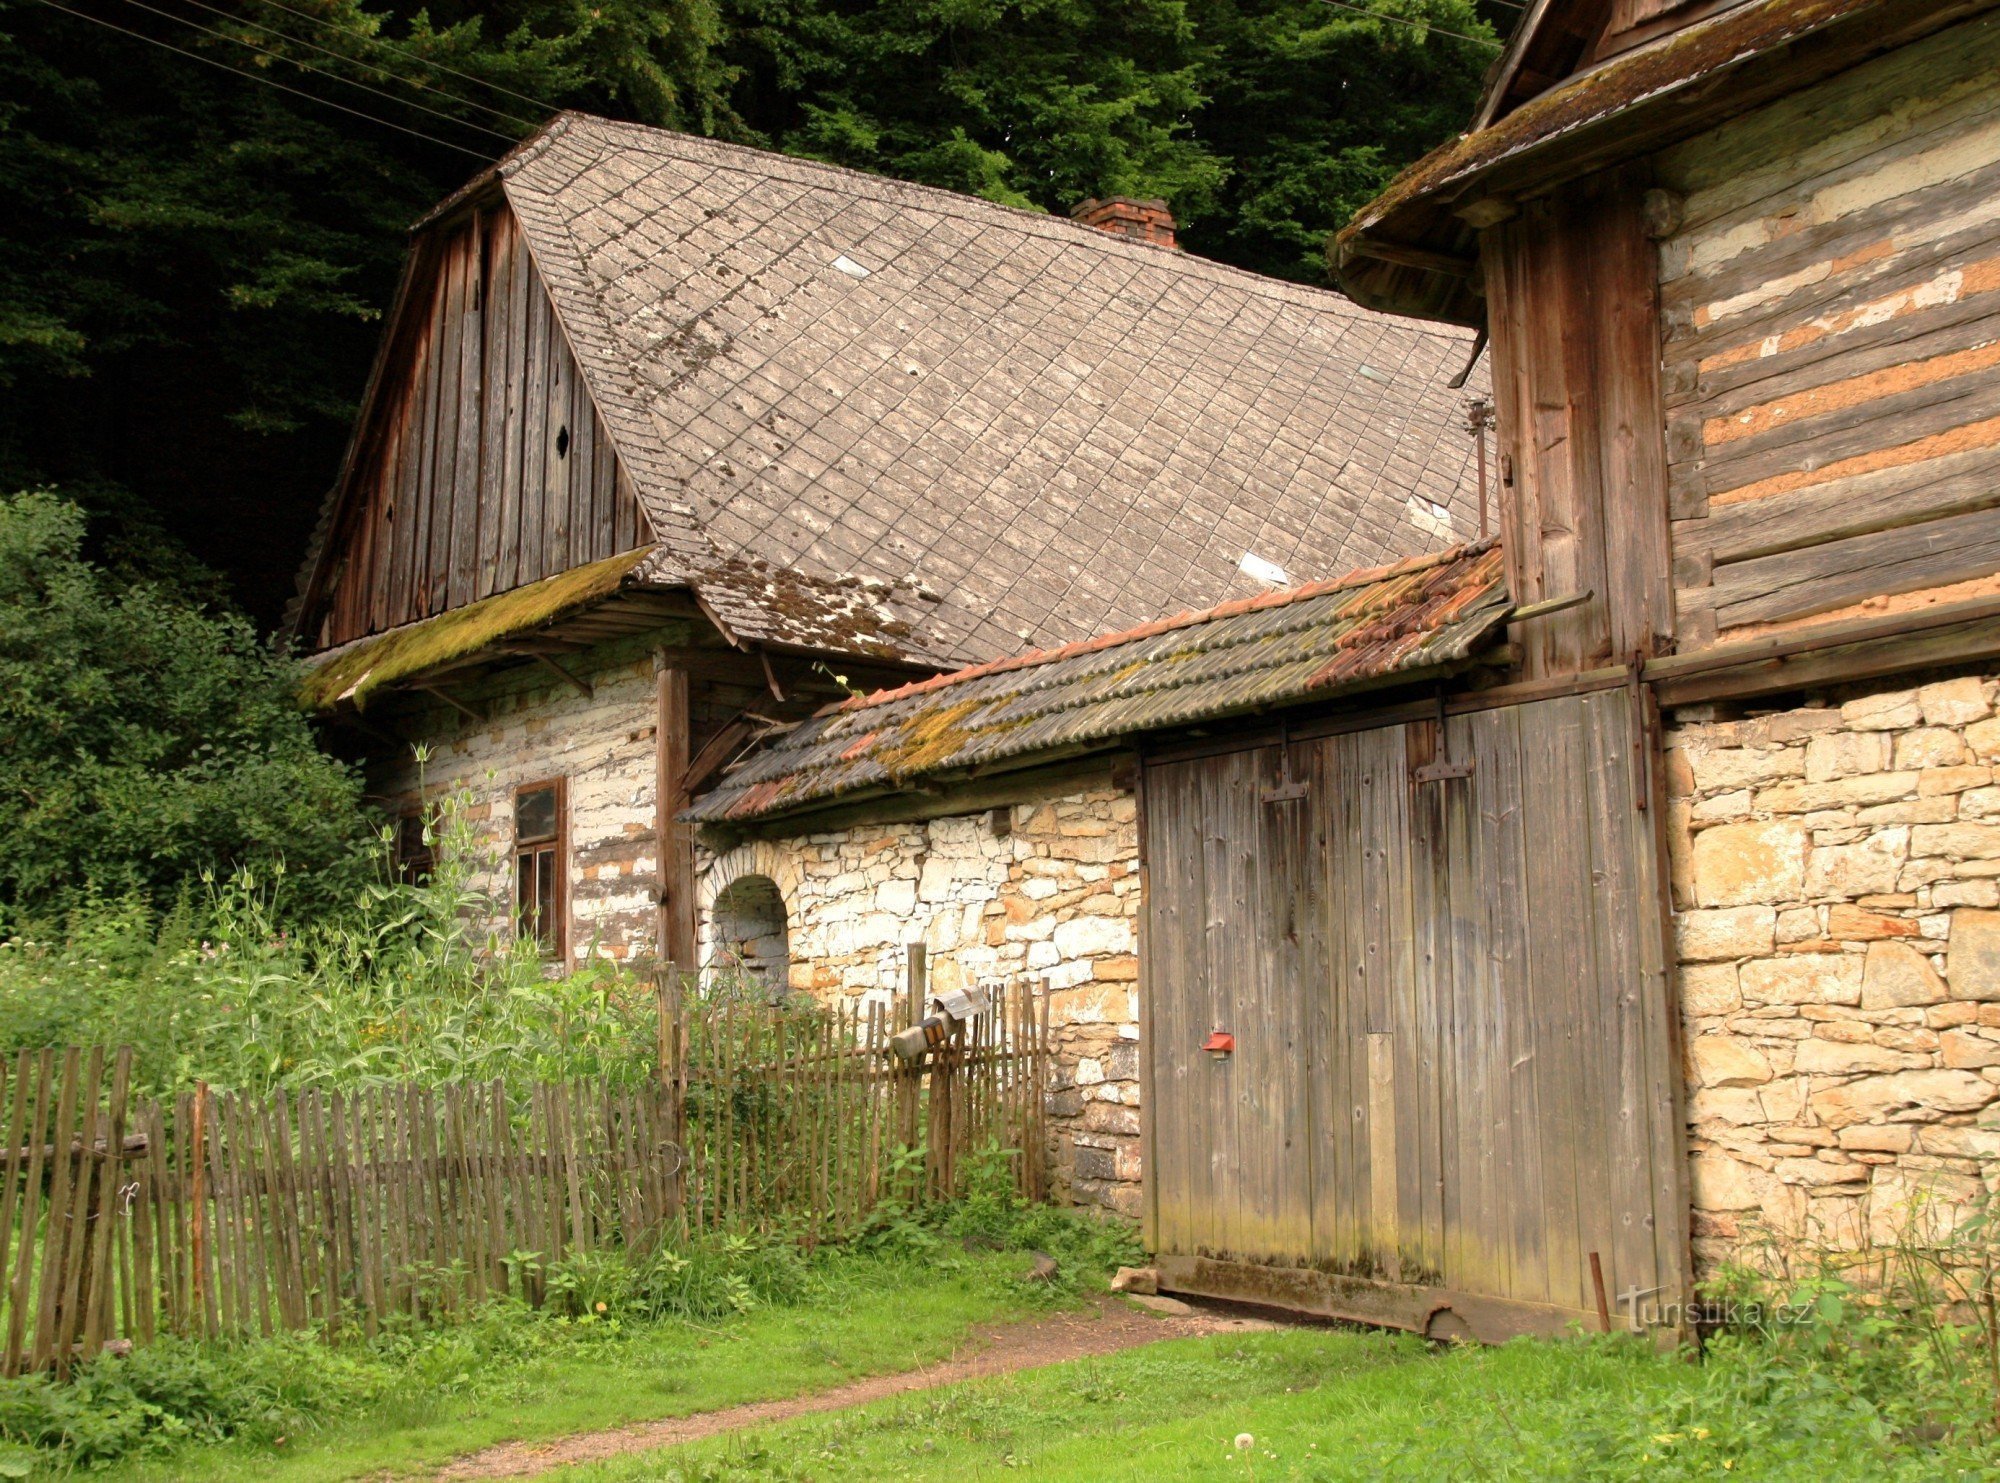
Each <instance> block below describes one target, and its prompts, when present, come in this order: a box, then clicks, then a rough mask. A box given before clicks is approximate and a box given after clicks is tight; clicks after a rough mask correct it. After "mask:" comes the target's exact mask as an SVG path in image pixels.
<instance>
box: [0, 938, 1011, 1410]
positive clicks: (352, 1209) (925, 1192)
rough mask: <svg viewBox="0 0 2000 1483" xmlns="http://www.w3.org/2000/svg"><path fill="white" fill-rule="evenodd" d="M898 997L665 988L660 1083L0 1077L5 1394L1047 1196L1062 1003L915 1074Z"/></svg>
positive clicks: (114, 1074)
mask: <svg viewBox="0 0 2000 1483" xmlns="http://www.w3.org/2000/svg"><path fill="white" fill-rule="evenodd" d="M914 966H915V971H914V972H913V975H912V987H911V993H910V995H908V996H906V997H904V998H903V999H900V1000H899V1001H898V1002H897V1003H895V1004H894V1005H882V1004H876V1005H874V1006H873V1007H871V1008H867V1009H842V1010H832V1011H827V1010H818V1009H809V1010H803V1011H802V1010H798V1009H787V1008H774V1007H771V1006H767V1005H761V1004H754V1003H737V1002H727V1001H724V1002H713V1001H709V1000H705V999H703V998H701V997H700V996H699V995H698V994H696V993H692V992H690V991H689V990H688V988H687V986H685V985H683V984H681V983H680V982H679V981H678V980H677V979H674V978H673V977H672V976H668V977H666V978H665V979H663V983H662V989H661V1004H662V1011H663V1012H662V1021H661V1034H660V1042H661V1060H660V1067H659V1071H660V1074H659V1075H658V1076H656V1077H654V1078H652V1079H650V1080H646V1081H643V1082H639V1083H637V1084H627V1083H621V1082H617V1081H614V1080H611V1079H607V1078H596V1079H578V1080H571V1081H565V1082H560V1083H545V1084H539V1085H536V1086H534V1087H533V1088H532V1089H530V1090H529V1091H527V1092H525V1093H522V1092H519V1091H516V1092H513V1093H511V1094H510V1092H509V1089H508V1088H507V1087H506V1086H504V1085H503V1084H501V1083H500V1082H497V1081H496V1082H493V1083H490V1084H483V1085H451V1086H443V1087H425V1086H379V1087H369V1088H364V1089H360V1090H356V1091H351V1092H342V1091H328V1092H321V1091H316V1090H308V1091H305V1092H302V1093H297V1094H288V1093H286V1092H282V1091H280V1092H276V1093H273V1094H271V1095H269V1096H263V1097H253V1096H245V1095H234V1094H228V1093H221V1092H215V1091H212V1090H210V1089H208V1088H206V1087H201V1088H197V1089H196V1090H195V1091H192V1092H187V1093H183V1094H181V1095H180V1096H178V1097H176V1098H173V1099H171V1100H152V1099H140V1098H134V1097H133V1096H132V1095H131V1079H132V1054H131V1052H130V1051H129V1050H118V1051H115V1052H110V1053H107V1051H106V1050H104V1049H103V1048H95V1049H90V1050H80V1049H69V1050H63V1051H55V1050H44V1051H39V1052H31V1051H22V1052H20V1053H18V1054H17V1055H16V1056H15V1057H14V1058H13V1060H12V1062H11V1063H6V1062H0V1126H4V1128H5V1139H6V1141H5V1143H4V1144H0V1371H4V1373H5V1374H8V1375H18V1374H21V1373H23V1372H24V1371H29V1370H49V1369H52V1370H54V1371H55V1372H56V1373H58V1374H66V1373H67V1372H68V1370H69V1368H70V1366H71V1365H72V1364H73V1363H74V1362H75V1361H76V1360H77V1359H79V1358H81V1357H84V1356H89V1355H94V1354H97V1353H99V1352H101V1351H102V1350H103V1349H104V1348H105V1347H106V1346H107V1345H114V1346H115V1345H122V1344H127V1343H145V1342H148V1341H150V1340H152V1339H153V1338H154V1337H155V1336H156V1335H158V1334H162V1333H174V1334H186V1335H200V1336H209V1337H216V1336H223V1335H247V1334H270V1333H273V1332H276V1331H278V1330H281V1329H315V1328H316V1329H321V1330H324V1331H326V1332H329V1333H336V1332H339V1331H342V1330H343V1329H360V1330H362V1331H365V1332H368V1333H371V1334H372V1333H374V1332H376V1331H377V1330H378V1329H380V1328H381V1326H382V1325H384V1324H385V1323H391V1322H399V1321H415V1322H425V1321H430V1320H432V1319H436V1318H439V1317H444V1316H448V1315H449V1314H451V1313H453V1312H455V1311H458V1310H460V1309H462V1308H464V1307H465V1306H466V1305H469V1304H476V1303H478V1302H480V1301H482V1300H484V1299H486V1298H488V1297H491V1296H494V1295H498V1294H503V1293H505V1294H513V1295H515V1296H518V1297H521V1298H523V1299H525V1300H527V1301H528V1302H531V1303H540V1302H541V1301H543V1300H544V1298H545V1296H546V1288H545V1285H546V1283H547V1280H548V1277H549V1269H550V1267H551V1265H552V1264H555V1263H560V1262H562V1261H564V1260H565V1259H567V1258H570V1257H573V1256H576V1255H578V1254H581V1253H587V1252H592V1251H598V1250H605V1249H624V1250H628V1251H635V1252H644V1251H646V1250H648V1249H650V1248H651V1247H652V1246H654V1245H655V1244H657V1243H659V1242H661V1241H663V1240H674V1239H678V1238H683V1237H685V1236H687V1235H688V1234H690V1233H693V1232H697V1231H702V1230H712V1229H721V1228H730V1229H737V1228H753V1229H760V1230H764V1231H776V1230H782V1231H790V1232H795V1233H796V1234H797V1235H798V1236H799V1237H800V1238H801V1239H803V1240H807V1241H818V1240H828V1239H838V1238H839V1237H841V1236H842V1235H845V1234H848V1233H850V1232H851V1231H853V1230H854V1229H855V1228H856V1227H857V1226H858V1225H859V1224H860V1223H862V1222H864V1221H865V1220H866V1219H867V1218H868V1217H869V1216H870V1215H871V1214H872V1213H873V1212H874V1211H876V1210H877V1209H878V1208H879V1206H880V1203H881V1202H882V1201H883V1200H884V1199H889V1198H900V1199H914V1198H921V1197H937V1196H943V1195H949V1194H952V1193H956V1192H958V1191H959V1190H961V1189H962V1188H963V1186H964V1182H965V1179H966V1177H967V1174H968V1172H969V1170H970V1169H971V1167H972V1162H973V1156H974V1154H975V1153H976V1152H977V1151H978V1150H981V1149H983V1148H988V1147H992V1148H996V1149H1005V1150H1010V1151H1011V1152H1010V1153H1009V1155H1008V1157H1010V1159H1011V1160H1012V1164H1013V1177H1014V1179H1015V1182H1016V1186H1017V1188H1019V1189H1020V1190H1021V1191H1022V1192H1023V1193H1025V1194H1027V1195H1029V1196H1031V1197H1039V1196H1041V1195H1042V1194H1043V1193H1044V1190H1045V1183H1046V1176H1045V1172H1044V1170H1045V1164H1044V1151H1043V1145H1044V1142H1045V1140H1046V1137H1047V1128H1046V1124H1045V1122H1044V1121H1043V1112H1042V1097H1041V1088H1043V1087H1045V1086H1046V1085H1047V1047H1048V1030H1047V1024H1046V999H1044V1000H1043V1001H1042V1011H1041V1017H1038V1016H1037V1014H1036V1011H1035V1000H1034V996H1033V995H1031V994H1030V993H1029V992H1028V991H1027V990H1026V988H1025V987H1020V986H1017V987H1014V988H1012V989H1009V990H1008V991H1006V992H1004V993H1003V994H1001V995H1000V996H999V997H998V999H997V1001H996V1002H995V1004H994V1006H993V1008H992V1009H991V1010H990V1011H989V1012H987V1013H984V1014H981V1015H978V1016H976V1017H974V1018H972V1019H970V1020H968V1021H966V1022H963V1023H956V1024H954V1026H953V1028H952V1030H951V1032H950V1033H949V1035H948V1036H946V1037H945V1039H944V1042H943V1043H942V1044H941V1045H939V1046H937V1047H936V1048H934V1049H931V1050H929V1051H928V1052H927V1053H926V1054H925V1055H924V1056H923V1057H922V1058H921V1060H920V1061H918V1062H916V1063H906V1062H904V1061H902V1060H900V1059H898V1058H897V1057H896V1056H894V1055H893V1054H892V1053H891V1052H890V1050H889V1048H888V1047H889V1039H890V1037H891V1035H892V1034H893V1033H894V1031H895V1030H896V1029H899V1028H901V1027H902V1026H903V1025H906V1024H908V1023H911V1022H913V1021H914V1020H915V1019H916V1018H917V1017H918V1015H919V1011H920V1009H921V1006H922V1003H923V999H922V993H921V980H922V960H921V955H920V954H919V955H918V956H917V958H916V963H915V965H914Z"/></svg>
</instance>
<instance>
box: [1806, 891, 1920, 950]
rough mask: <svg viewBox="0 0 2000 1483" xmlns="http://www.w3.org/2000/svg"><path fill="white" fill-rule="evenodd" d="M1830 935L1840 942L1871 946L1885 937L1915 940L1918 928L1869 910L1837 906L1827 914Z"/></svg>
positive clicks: (1842, 903)
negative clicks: (1870, 942) (1864, 943)
mask: <svg viewBox="0 0 2000 1483" xmlns="http://www.w3.org/2000/svg"><path fill="white" fill-rule="evenodd" d="M1826 935H1827V936H1828V937H1831V938H1833V939H1835V940H1836V941H1840V942H1869V941H1873V940H1875V939H1877V938H1885V937H1915V936H1916V935H1917V924H1916V923H1915V922H1912V921H1910V920H1908V919H1907V918H1904V917H1892V916H1889V915H1887V914H1886V913H1883V912H1879V911H1869V910H1867V909H1866V908H1865V907H1860V906H1852V905H1850V904H1848V903H1847V902H1844V901H1842V902H1837V903H1836V904H1835V905H1833V906H1832V907H1830V908H1828V910H1827V914H1826Z"/></svg>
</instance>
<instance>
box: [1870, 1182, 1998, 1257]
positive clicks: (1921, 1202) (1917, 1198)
mask: <svg viewBox="0 0 2000 1483" xmlns="http://www.w3.org/2000/svg"><path fill="white" fill-rule="evenodd" d="M1979 1195H1980V1188H1979V1181H1978V1180H1976V1179H1968V1178H1966V1177H1965V1176H1963V1175H1959V1174H1945V1173H1938V1172H1934V1171H1928V1170H1917V1169H1907V1168H1903V1167H1901V1166H1899V1165H1895V1164H1888V1165H1883V1166H1882V1167H1880V1168H1878V1169H1876V1170H1875V1173H1874V1177H1873V1179H1872V1180H1871V1181H1870V1183H1869V1187H1868V1239H1869V1242H1870V1244H1872V1245H1874V1246H1878V1247H1888V1246H1895V1245H1897V1244H1899V1243H1903V1242H1911V1243H1914V1244H1916V1245H1919V1246H1942V1245H1943V1244H1945V1243H1946V1242H1947V1241H1948V1240H1950V1238H1951V1235H1952V1233H1953V1232H1954V1231H1956V1230H1957V1229H1958V1228H1959V1226H1961V1225H1963V1224H1964V1223H1965V1221H1967V1220H1968V1219H1970V1218H1971V1215H1972V1212H1973V1209H1974V1208H1975V1206H1976V1204H1977V1201H1978V1199H1979Z"/></svg>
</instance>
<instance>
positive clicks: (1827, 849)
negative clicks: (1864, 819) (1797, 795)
mask: <svg viewBox="0 0 2000 1483" xmlns="http://www.w3.org/2000/svg"><path fill="white" fill-rule="evenodd" d="M1919 827H1920V828H1921V827H1922V826H1919ZM1909 849H1910V830H1909V829H1907V828H1890V829H1878V830H1876V831H1875V832H1873V833H1871V834H1869V835H1868V836H1867V837H1866V838H1864V839H1862V840H1860V841H1859V842H1858V843H1855V844H1841V845H1824V846H1820V845H1815V846H1814V847H1813V850H1812V853H1811V855H1810V857H1809V858H1808V860H1807V864H1806V879H1805V892H1806V894H1807V895H1808V896H1867V895H1871V894H1877V893H1884V892H1890V891H1894V890H1895V889H1896V886H1897V881H1898V878H1899V877H1900V876H1901V874H1902V868H1903V861H1904V859H1905V858H1906V857H1907V856H1908V854H1909Z"/></svg>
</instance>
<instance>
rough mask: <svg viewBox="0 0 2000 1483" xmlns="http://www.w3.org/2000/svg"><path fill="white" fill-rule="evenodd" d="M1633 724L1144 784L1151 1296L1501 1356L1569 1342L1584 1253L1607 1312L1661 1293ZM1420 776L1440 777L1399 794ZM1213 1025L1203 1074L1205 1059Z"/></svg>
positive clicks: (1670, 1230)
mask: <svg viewBox="0 0 2000 1483" xmlns="http://www.w3.org/2000/svg"><path fill="white" fill-rule="evenodd" d="M1632 704H1633V702H1632V699H1631V697H1629V696H1628V695H1627V694H1626V693H1625V692H1623V691H1615V690H1614V691H1603V692H1598V693H1595V694H1589V695H1582V696H1571V697H1565V698H1561V699H1556V700H1548V701H1541V702H1537V703H1534V704H1531V705H1522V706H1513V707H1506V708H1497V709H1492V710H1485V711H1475V712H1470V713H1468V714H1465V715H1460V716H1454V717H1451V718H1450V719H1449V720H1448V721H1447V722H1446V723H1445V725H1444V729H1443V732H1442V734H1440V732H1439V729H1438V726H1437V724H1436V723H1434V722H1422V723H1414V724H1407V725H1397V726H1386V727H1381V728H1376V729H1372V730H1364V731H1354V732H1348V733H1345V734H1341V735H1336V736H1330V737H1323V738H1316V739H1313V740H1309V741H1302V742H1295V743H1292V744H1291V745H1290V747H1289V748H1288V749H1286V750H1285V751H1284V752H1283V753H1282V754H1281V752H1280V749H1279V748H1276V747H1264V748H1256V749H1250V750H1246V751H1241V752H1234V753H1228V754H1224V755H1221V756H1211V757H1204V758H1200V759H1197V760H1192V761H1175V762H1166V763H1158V764H1154V765H1152V766H1149V767H1148V769H1147V772H1146V779H1145V788H1146V809H1147V850H1148V860H1147V869H1148V904H1147V963H1146V992H1147V994H1148V996H1149V1009H1150V1033H1151V1050H1150V1052H1149V1054H1150V1055H1151V1058H1152V1067H1153V1084H1152V1096H1153V1099H1154V1106H1153V1109H1152V1113H1151V1126H1152V1130H1153V1144H1154V1146H1153V1147H1151V1148H1149V1149H1148V1150H1147V1154H1146V1158H1147V1164H1146V1167H1147V1177H1148V1181H1149V1184H1148V1192H1149V1201H1148V1204H1149V1210H1150V1212H1151V1214H1152V1216H1153V1220H1154V1229H1153V1237H1154V1241H1155V1245H1156V1249H1157V1252H1158V1256H1159V1261H1160V1265H1161V1270H1162V1274H1163V1277H1165V1278H1166V1280H1167V1281H1168V1282H1169V1284H1170V1285H1172V1286H1174V1287H1176V1288H1178V1289H1180V1290H1183V1291H1191V1292H1208V1293H1213V1294H1215V1295H1217V1296H1229V1297H1238V1298H1249V1299H1255V1300H1263V1301H1272V1302H1279V1303H1284V1304H1286V1305H1288V1306H1294V1307H1300V1308H1304V1309H1307V1310H1309V1311H1316V1312H1324V1313H1331V1314H1336V1315H1339V1316H1343V1317H1352V1318H1361V1319H1365V1320H1369V1321H1375V1322H1384V1323H1391V1324H1396V1325H1399V1326H1402V1327H1408V1328H1416V1329H1422V1330H1427V1331H1432V1332H1439V1333H1458V1332H1470V1333H1473V1334H1475V1335H1477V1336H1479V1337H1482V1338H1496V1339H1497V1338H1502V1337H1505V1336H1507V1335H1509V1334H1512V1333H1517V1332H1523V1331H1540V1332H1559V1331H1561V1330H1562V1329H1563V1328H1564V1327H1565V1326H1567V1325H1568V1324H1569V1323H1571V1322H1580V1323H1583V1324H1585V1325H1586V1326H1587V1327H1592V1328H1594V1327H1596V1323H1597V1320H1596V1314H1595V1302H1594V1297H1593V1294H1592V1286H1591V1278H1590V1267H1589V1258H1590V1253H1592V1252H1596V1253H1597V1254H1598V1259H1599V1262H1600V1263H1601V1265H1602V1267H1603V1269H1604V1273H1605V1280H1606V1285H1607V1292H1608V1295H1609V1296H1610V1298H1611V1300H1612V1302H1613V1304H1614V1306H1615V1305H1616V1304H1617V1299H1618V1295H1619V1294H1620V1293H1621V1292H1625V1291H1628V1290H1629V1291H1635V1292H1645V1293H1647V1294H1648V1295H1649V1297H1650V1298H1652V1299H1653V1300H1654V1301H1658V1299H1659V1298H1660V1297H1662V1296H1664V1297H1675V1296H1679V1295H1681V1294H1683V1293H1684V1290H1685V1284H1686V1205H1685V1195H1684V1191H1683V1180H1682V1176H1681V1153H1680V1137H1679V1112H1678V1097H1677V1087H1676V1082H1675V1079H1674V1069H1673V1068H1674V1067H1675V1066H1676V1064H1677V1062H1678V1053H1677V1049H1676V1046H1675V1043H1674V1038H1673V1037H1674V1032H1673V1023H1674V1022H1673V1018H1672V1015H1671V1013H1670V1012H1669V1011H1670V1006H1669V1001H1668V997H1667V975H1666V942H1665V932H1664V915H1663V911H1662V907H1661V899H1662V898H1661V896H1660V890H1661V883H1660V876H1659V866H1658V860H1657V854H1656V851H1655V848H1654V844H1653V840H1654V835H1653V832H1652V829H1651V826H1650V824H1649V822H1648V818H1647V814H1646V813H1645V811H1644V810H1642V809H1641V808H1640V806H1639V800H1640V797H1641V792H1640V790H1641V786H1642V784H1643V783H1644V781H1645V779H1646V776H1647V774H1648V773H1649V771H1650V762H1649V761H1647V762H1642V760H1641V759H1642V758H1645V757H1646V756H1647V754H1646V753H1645V752H1643V750H1642V749H1641V747H1640V746H1639V745H1636V744H1635V743H1636V741H1637V738H1636V736H1635V732H1634V729H1633V726H1632V710H1631V706H1632ZM1440 763H1444V764H1449V766H1448V767H1446V768H1445V769H1443V770H1445V771H1448V772H1452V773H1456V774H1459V775H1456V776H1450V777H1447V778H1445V779H1443V780H1440V781H1426V782H1419V781H1416V777H1417V775H1418V770H1419V769H1431V770H1432V771H1433V772H1435V771H1437V770H1439V769H1438V768H1437V766H1436V765H1437V764H1440ZM1468 764H1469V769H1468V766H1467V765H1468ZM1301 783H1302V784H1304V786H1303V788H1301V787H1299V786H1298V785H1299V784H1301ZM1218 1029H1220V1030H1226V1031H1228V1032H1230V1033H1232V1034H1234V1035H1235V1037H1236V1049H1235V1051H1234V1053H1233V1054H1231V1055H1229V1056H1227V1057H1224V1058H1216V1057H1214V1056H1212V1055H1210V1054H1208V1053H1207V1052H1204V1051H1202V1050H1201V1048H1200V1047H1201V1044H1202V1042H1203V1040H1204V1039H1205V1038H1206V1037H1207V1036H1208V1035H1209V1034H1210V1032H1211V1031H1214V1030H1218Z"/></svg>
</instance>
